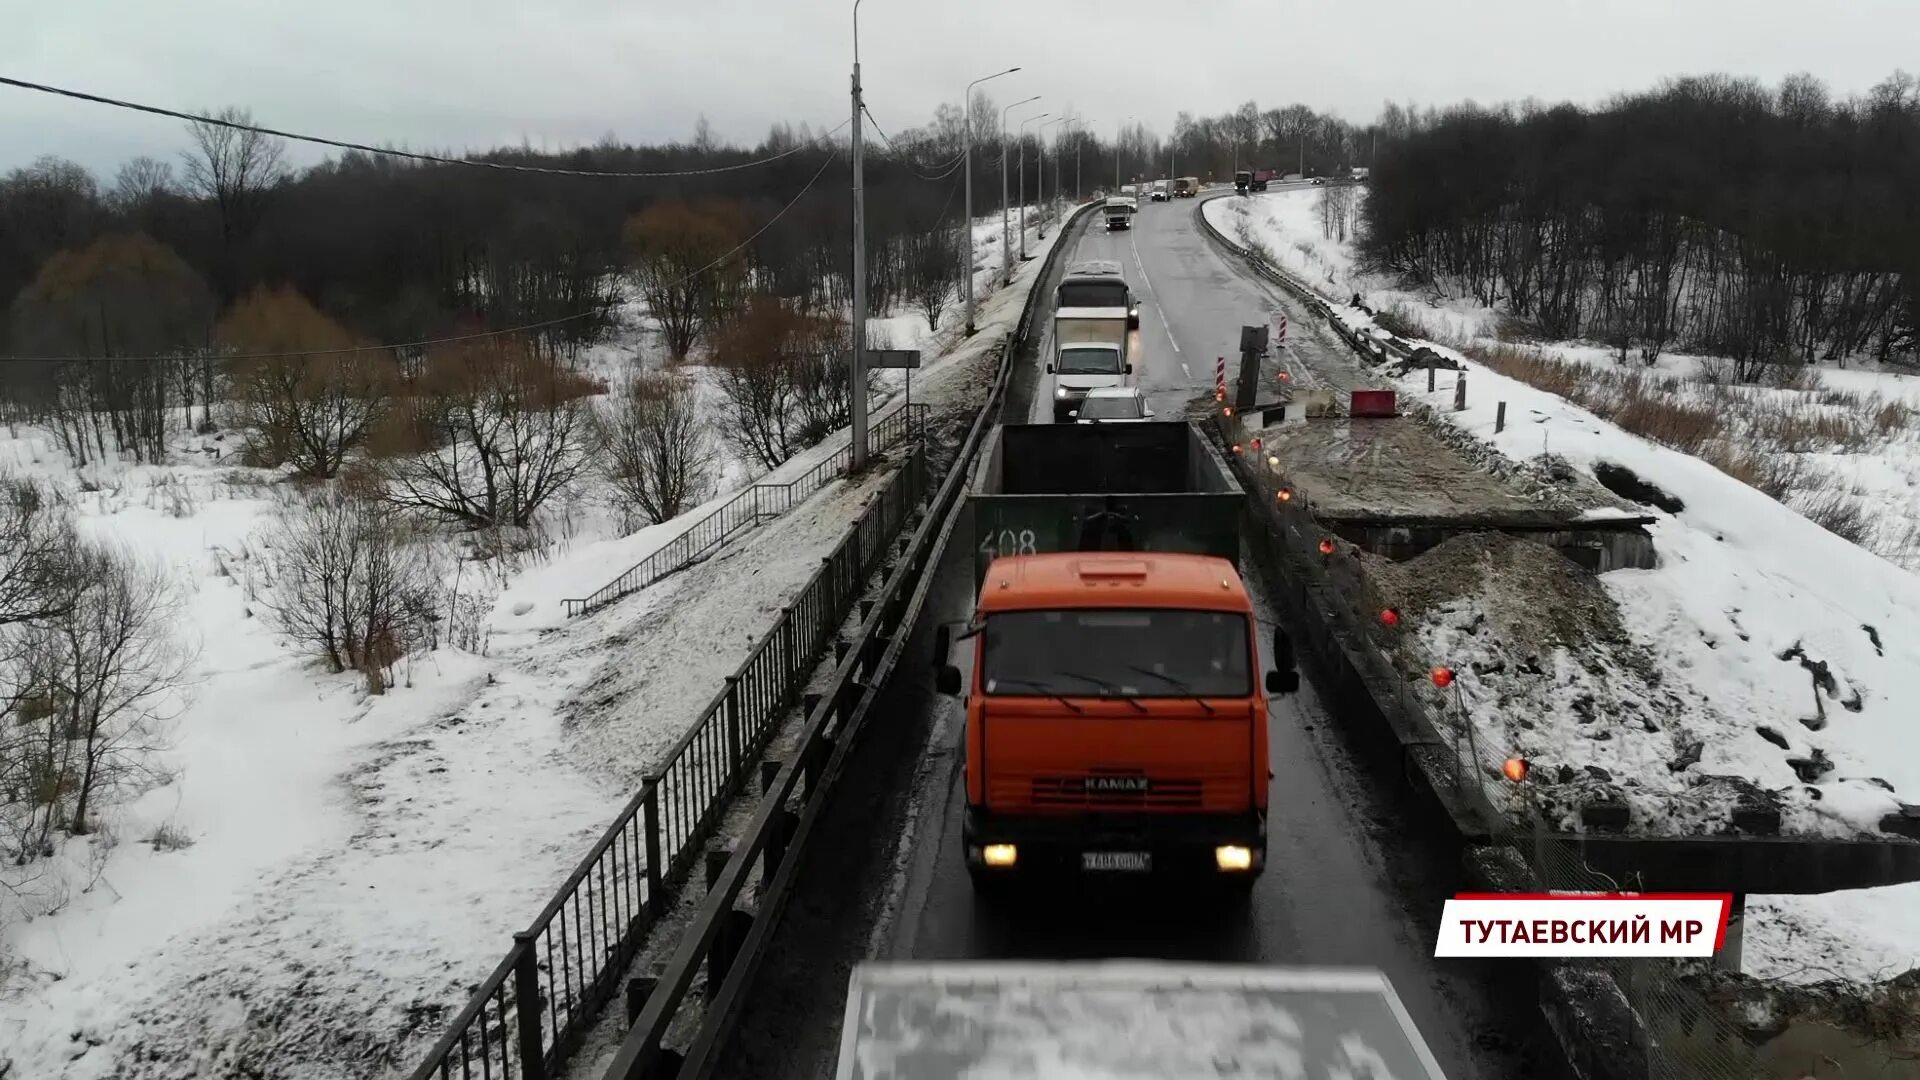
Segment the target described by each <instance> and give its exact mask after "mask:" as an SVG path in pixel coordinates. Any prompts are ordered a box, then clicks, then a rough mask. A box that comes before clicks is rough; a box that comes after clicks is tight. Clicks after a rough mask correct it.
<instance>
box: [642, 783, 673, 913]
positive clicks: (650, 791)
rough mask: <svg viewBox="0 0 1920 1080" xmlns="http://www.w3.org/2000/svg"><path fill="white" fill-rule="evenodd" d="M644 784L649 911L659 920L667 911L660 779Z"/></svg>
mask: <svg viewBox="0 0 1920 1080" xmlns="http://www.w3.org/2000/svg"><path fill="white" fill-rule="evenodd" d="M644 782H645V783H646V785H647V797H646V798H645V799H643V800H642V801H641V803H640V816H641V823H642V827H643V828H644V829H645V831H646V834H647V911H648V912H649V913H650V914H651V915H653V917H654V918H656V919H657V918H659V917H660V916H661V915H664V914H665V913H666V910H667V898H666V897H665V896H664V895H662V886H661V884H660V778H659V777H657V776H653V777H648V778H647V779H646V781H644Z"/></svg>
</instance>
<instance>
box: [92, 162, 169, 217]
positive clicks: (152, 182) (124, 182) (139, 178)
mask: <svg viewBox="0 0 1920 1080" xmlns="http://www.w3.org/2000/svg"><path fill="white" fill-rule="evenodd" d="M178 183H179V182H178V181H177V180H175V179H174V175H173V166H172V165H169V164H167V163H166V162H164V161H161V160H159V159H157V158H151V157H147V156H145V155H142V156H140V157H137V158H134V159H133V160H131V161H129V162H127V163H126V164H125V165H122V166H120V172H119V173H118V174H116V175H115V177H114V181H113V191H112V193H111V194H110V195H108V201H109V202H110V203H111V204H112V205H113V207H114V209H116V210H119V211H120V212H121V213H123V214H139V213H140V212H141V211H142V210H143V209H145V208H146V207H147V206H149V205H151V204H152V203H153V201H154V200H155V199H157V198H159V197H160V196H162V195H168V194H171V193H172V192H173V191H174V190H175V188H176V187H177V186H178Z"/></svg>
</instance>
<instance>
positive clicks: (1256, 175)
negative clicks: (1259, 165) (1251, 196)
mask: <svg viewBox="0 0 1920 1080" xmlns="http://www.w3.org/2000/svg"><path fill="white" fill-rule="evenodd" d="M1276 172H1277V170H1274V169H1255V170H1253V184H1252V185H1251V186H1252V189H1253V190H1254V191H1265V190H1267V184H1268V183H1269V182H1270V181H1272V180H1273V178H1274V175H1275V173H1276Z"/></svg>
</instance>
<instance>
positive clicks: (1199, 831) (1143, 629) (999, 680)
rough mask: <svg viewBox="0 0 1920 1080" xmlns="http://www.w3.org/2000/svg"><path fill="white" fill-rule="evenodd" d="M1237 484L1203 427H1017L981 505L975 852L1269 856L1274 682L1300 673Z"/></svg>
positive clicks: (947, 683)
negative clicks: (1259, 599) (1244, 563)
mask: <svg viewBox="0 0 1920 1080" xmlns="http://www.w3.org/2000/svg"><path fill="white" fill-rule="evenodd" d="M1243 500H1244V496H1243V495H1242V494H1241V493H1240V490H1239V487H1238V485H1237V484H1236V483H1235V482H1234V481H1233V478H1232V474H1231V473H1230V472H1229V471H1228V470H1227V468H1226V465H1225V463H1224V462H1223V461H1222V460H1220V458H1219V455H1218V452H1217V451H1215V450H1214V449H1213V448H1212V447H1211V446H1210V445H1208V444H1207V443H1206V442H1205V440H1204V439H1202V438H1201V436H1200V435H1199V433H1198V432H1197V431H1195V430H1194V429H1193V428H1192V427H1191V425H1188V424H1184V423H1154V422H1148V423H1139V424H1123V425H1085V426H1053V425H1021V426H1017V427H1009V428H1003V429H1001V432H1000V437H999V441H998V442H997V443H996V444H995V447H994V449H993V451H992V452H991V453H990V456H989V459H988V461H987V463H986V465H985V471H984V474H983V479H982V483H981V490H979V491H978V492H977V493H976V494H975V495H974V496H972V497H971V498H970V499H969V504H970V509H971V510H972V512H973V518H974V523H975V535H976V539H977V541H978V543H977V545H976V568H977V569H978V571H979V577H980V593H979V601H978V604H977V606H976V609H975V611H974V614H973V617H972V619H971V620H970V621H969V623H968V625H967V627H966V629H965V631H964V634H963V636H964V637H965V638H966V639H968V640H971V641H973V642H974V647H973V655H972V657H971V660H970V662H969V663H968V664H967V667H966V670H965V671H964V672H963V670H962V669H961V667H960V666H958V665H954V664H948V663H947V662H946V653H947V652H948V649H949V646H950V644H951V641H952V638H951V637H950V631H947V630H945V629H944V628H943V630H942V632H941V634H940V635H939V636H940V637H941V638H942V639H943V640H941V641H939V642H937V643H936V649H937V650H938V652H939V654H940V657H941V659H940V663H941V664H942V665H943V666H942V667H941V669H940V673H939V679H938V682H939V688H940V689H941V690H942V691H943V692H946V693H950V694H956V695H958V694H960V693H961V692H962V686H963V685H964V686H965V687H966V688H967V689H966V691H965V698H966V703H967V704H966V707H967V722H966V735H965V739H966V745H965V761H966V764H965V774H966V814H965V817H964V819H963V823H962V834H963V839H964V847H965V851H966V859H967V866H968V871H969V872H970V873H971V874H972V875H973V876H974V879H975V881H976V883H979V884H981V885H982V886H983V887H988V888H991V887H993V886H994V885H996V884H998V883H1000V882H1002V881H1006V880H1008V879H1010V878H1013V877H1016V876H1022V875H1028V874H1039V873H1047V872H1067V873H1126V874H1172V875H1180V876H1191V877H1202V878H1206V879H1212V880H1221V881H1224V882H1227V883H1229V884H1232V885H1237V886H1247V885H1250V884H1251V882H1252V880H1253V879H1254V878H1255V877H1257V876H1258V875H1259V874H1260V873H1261V871H1262V870H1263V869H1264V868H1265V865H1266V810H1267V784H1268V780H1269V778H1270V774H1269V771H1268V758H1267V700H1268V695H1269V694H1288V693H1292V692H1293V691H1295V690H1297V689H1298V688H1299V675H1298V673H1297V672H1296V671H1295V669H1294V664H1293V654H1292V648H1291V643H1290V642H1289V640H1288V639H1287V637H1286V635H1285V633H1284V632H1282V631H1279V630H1275V631H1274V633H1273V637H1272V641H1271V647H1270V649H1269V650H1268V656H1269V658H1270V659H1271V660H1272V662H1273V666H1272V667H1271V668H1270V669H1268V670H1267V671H1265V672H1264V675H1262V674H1261V651H1262V650H1261V641H1260V638H1261V635H1260V628H1259V626H1258V622H1257V620H1256V617H1255V612H1254V608H1253V605H1252V602H1251V600H1250V598H1249V597H1248V594H1247V589H1246V586H1245V584H1244V582H1243V581H1242V580H1241V578H1240V574H1239V572H1238V569H1237V567H1236V560H1237V557H1238V553H1239V544H1240V538H1239V521H1240V514H1241V512H1242V503H1243Z"/></svg>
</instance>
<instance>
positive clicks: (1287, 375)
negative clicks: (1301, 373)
mask: <svg viewBox="0 0 1920 1080" xmlns="http://www.w3.org/2000/svg"><path fill="white" fill-rule="evenodd" d="M1292 379H1293V373H1292V372H1290V371H1283V372H1281V373H1280V381H1281V382H1290V381H1292Z"/></svg>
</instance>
